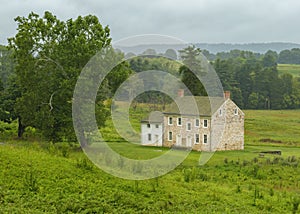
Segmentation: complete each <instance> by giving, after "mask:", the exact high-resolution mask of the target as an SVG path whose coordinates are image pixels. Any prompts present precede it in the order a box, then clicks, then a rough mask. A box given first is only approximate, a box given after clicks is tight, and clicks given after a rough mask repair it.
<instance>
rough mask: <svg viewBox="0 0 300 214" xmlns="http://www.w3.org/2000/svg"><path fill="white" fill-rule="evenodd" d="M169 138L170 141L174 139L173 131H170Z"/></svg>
mask: <svg viewBox="0 0 300 214" xmlns="http://www.w3.org/2000/svg"><path fill="white" fill-rule="evenodd" d="M168 140H169V141H172V140H173V133H172V132H169V134H168Z"/></svg>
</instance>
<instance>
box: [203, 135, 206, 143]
mask: <svg viewBox="0 0 300 214" xmlns="http://www.w3.org/2000/svg"><path fill="white" fill-rule="evenodd" d="M203 143H207V135H206V134H205V135H203Z"/></svg>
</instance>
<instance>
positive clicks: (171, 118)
mask: <svg viewBox="0 0 300 214" xmlns="http://www.w3.org/2000/svg"><path fill="white" fill-rule="evenodd" d="M170 120H171V122H172V123H170ZM168 125H173V117H168Z"/></svg>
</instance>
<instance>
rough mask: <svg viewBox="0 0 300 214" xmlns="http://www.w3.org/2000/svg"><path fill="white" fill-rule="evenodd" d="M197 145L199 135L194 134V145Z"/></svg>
mask: <svg viewBox="0 0 300 214" xmlns="http://www.w3.org/2000/svg"><path fill="white" fill-rule="evenodd" d="M198 143H199V134H195V144H198Z"/></svg>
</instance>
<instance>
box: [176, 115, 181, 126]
mask: <svg viewBox="0 0 300 214" xmlns="http://www.w3.org/2000/svg"><path fill="white" fill-rule="evenodd" d="M179 120H180V124H179ZM177 126H182V118H181V117H177Z"/></svg>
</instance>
